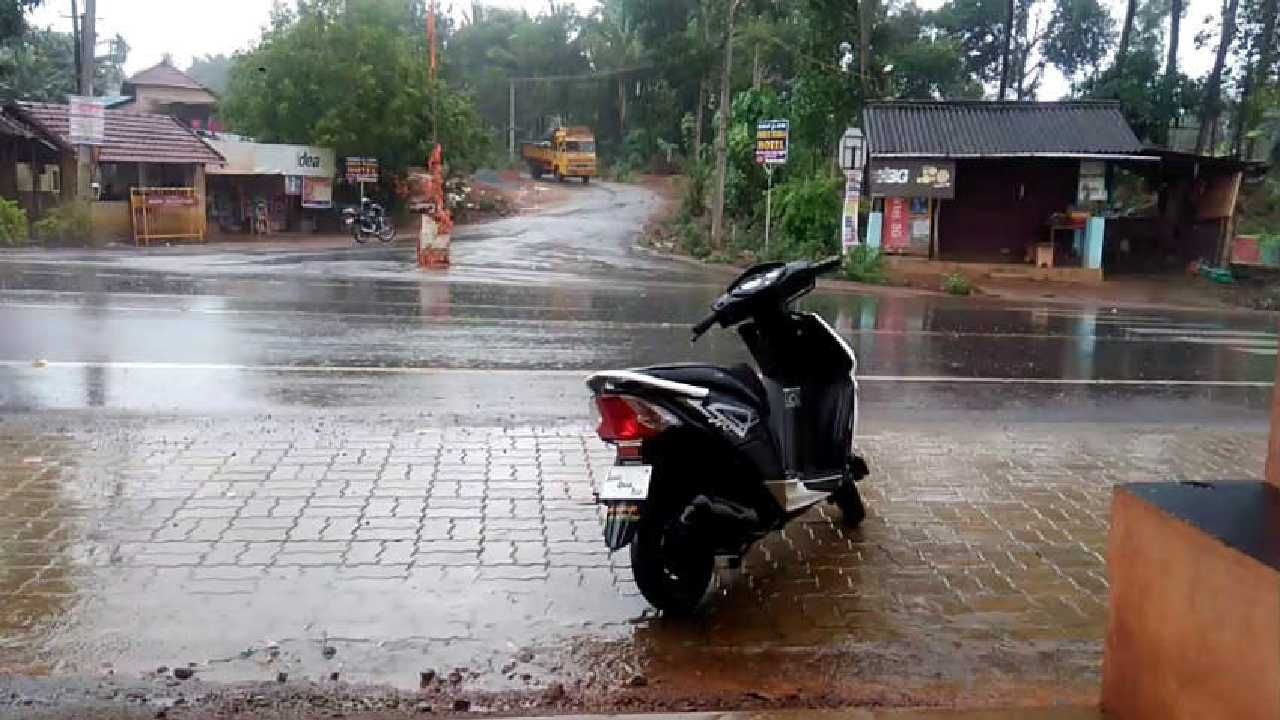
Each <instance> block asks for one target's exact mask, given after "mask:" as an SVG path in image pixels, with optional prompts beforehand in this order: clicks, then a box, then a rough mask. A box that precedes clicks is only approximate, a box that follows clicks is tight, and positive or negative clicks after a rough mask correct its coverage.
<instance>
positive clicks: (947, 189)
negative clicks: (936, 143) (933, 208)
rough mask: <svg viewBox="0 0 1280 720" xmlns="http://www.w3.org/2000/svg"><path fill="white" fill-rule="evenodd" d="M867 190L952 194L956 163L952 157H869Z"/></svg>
mask: <svg viewBox="0 0 1280 720" xmlns="http://www.w3.org/2000/svg"><path fill="white" fill-rule="evenodd" d="M871 194H872V195H875V196H876V197H904V198H910V197H922V198H945V199H951V198H954V197H955V196H956V163H955V161H954V160H898V159H896V158H872V159H871Z"/></svg>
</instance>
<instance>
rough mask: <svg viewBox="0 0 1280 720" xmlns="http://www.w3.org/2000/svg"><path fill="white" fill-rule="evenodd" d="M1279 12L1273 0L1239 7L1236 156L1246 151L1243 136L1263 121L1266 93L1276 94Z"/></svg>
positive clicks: (1258, 0)
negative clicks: (1240, 9) (1238, 94)
mask: <svg viewBox="0 0 1280 720" xmlns="http://www.w3.org/2000/svg"><path fill="white" fill-rule="evenodd" d="M1278 13H1280V8H1278V7H1277V3H1276V2H1275V0H1245V2H1244V6H1243V8H1242V12H1241V22H1240V29H1241V42H1240V49H1239V59H1238V62H1239V64H1240V65H1241V66H1242V67H1243V68H1244V78H1243V80H1242V82H1241V88H1240V103H1239V106H1238V108H1237V111H1236V121H1235V135H1234V137H1233V138H1232V142H1231V148H1232V152H1233V154H1235V155H1237V156H1238V155H1241V154H1242V153H1244V152H1245V151H1246V149H1247V148H1246V147H1245V138H1246V137H1247V136H1248V134H1249V132H1251V131H1252V130H1253V129H1254V128H1256V127H1258V125H1259V123H1260V122H1261V121H1262V109H1263V108H1264V107H1267V106H1268V105H1267V103H1266V99H1267V96H1268V95H1272V96H1273V97H1274V94H1275V93H1274V90H1275V74H1276V47H1277V41H1278V39H1277V37H1276V16H1277V14H1278ZM1272 103H1274V99H1273V100H1272ZM1278 147H1280V146H1278Z"/></svg>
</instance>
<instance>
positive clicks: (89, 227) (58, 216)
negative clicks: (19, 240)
mask: <svg viewBox="0 0 1280 720" xmlns="http://www.w3.org/2000/svg"><path fill="white" fill-rule="evenodd" d="M31 234H32V236H33V237H34V238H35V240H36V241H37V242H40V243H45V244H55V245H87V244H89V242H90V241H91V240H92V239H93V215H92V214H91V212H90V210H89V203H87V202H83V201H79V200H72V201H69V202H65V203H62V204H61V205H58V206H57V207H55V208H53V209H52V210H50V211H49V212H48V213H46V214H45V216H44V217H43V218H41V219H40V220H38V221H36V223H35V224H34V225H32V226H31Z"/></svg>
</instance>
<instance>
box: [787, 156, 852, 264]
mask: <svg viewBox="0 0 1280 720" xmlns="http://www.w3.org/2000/svg"><path fill="white" fill-rule="evenodd" d="M843 182H844V181H843V180H839V181H837V180H836V179H834V178H829V177H823V176H818V177H813V178H799V179H793V180H789V181H787V182H786V183H783V184H782V185H779V186H776V187H775V188H774V199H773V207H774V217H775V218H776V219H777V222H776V224H775V225H774V227H776V228H777V229H778V231H779V232H778V236H779V240H780V241H781V242H779V243H778V249H777V252H778V253H779V255H781V256H782V257H786V258H788V259H797V258H810V259H818V258H824V257H829V256H831V255H835V254H836V253H837V252H839V240H838V239H837V238H838V237H839V235H838V233H839V230H840V197H839V195H838V194H837V192H836V191H837V189H838V187H839V186H840V185H841V184H842V183H843ZM772 252H773V248H770V253H771V254H772Z"/></svg>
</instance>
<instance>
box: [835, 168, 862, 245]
mask: <svg viewBox="0 0 1280 720" xmlns="http://www.w3.org/2000/svg"><path fill="white" fill-rule="evenodd" d="M861 198H862V172H861V169H859V170H847V171H845V174H844V210H843V212H842V213H841V218H840V247H841V249H842V250H843V251H844V252H846V253H847V252H849V250H850V248H853V247H855V246H857V245H859V244H860V241H859V240H858V202H859V201H860V200H861Z"/></svg>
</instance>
